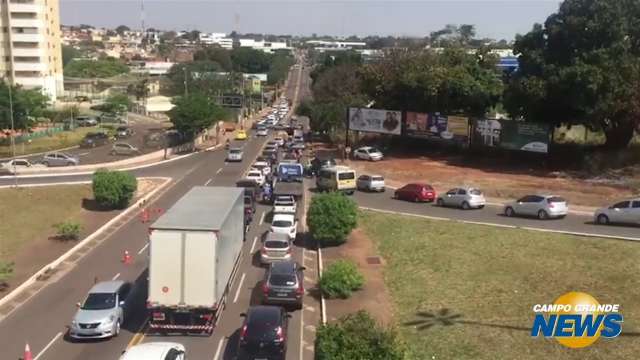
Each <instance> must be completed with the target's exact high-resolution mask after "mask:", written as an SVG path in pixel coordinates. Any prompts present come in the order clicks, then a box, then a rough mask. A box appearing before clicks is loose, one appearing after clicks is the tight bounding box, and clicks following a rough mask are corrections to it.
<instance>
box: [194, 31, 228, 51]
mask: <svg viewBox="0 0 640 360" xmlns="http://www.w3.org/2000/svg"><path fill="white" fill-rule="evenodd" d="M200 43H201V44H205V45H219V46H220V47H221V48H223V49H229V50H230V49H231V48H233V39H232V38H229V37H227V34H225V33H200Z"/></svg>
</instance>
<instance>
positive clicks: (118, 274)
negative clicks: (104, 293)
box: [111, 273, 120, 280]
mask: <svg viewBox="0 0 640 360" xmlns="http://www.w3.org/2000/svg"><path fill="white" fill-rule="evenodd" d="M119 277H120V273H117V274H115V275H113V277H112V278H111V280H118V278H119Z"/></svg>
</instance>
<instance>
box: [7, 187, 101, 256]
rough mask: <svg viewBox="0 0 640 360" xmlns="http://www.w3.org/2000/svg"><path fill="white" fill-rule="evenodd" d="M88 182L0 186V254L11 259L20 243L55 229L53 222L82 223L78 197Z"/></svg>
mask: <svg viewBox="0 0 640 360" xmlns="http://www.w3.org/2000/svg"><path fill="white" fill-rule="evenodd" d="M91 197H92V193H91V185H90V184H87V185H65V186H47V187H33V188H18V189H14V188H8V189H0V219H2V221H0V249H1V251H0V254H1V257H2V259H11V258H13V256H14V255H15V254H16V253H17V252H18V251H19V250H20V248H21V247H22V246H25V245H27V244H28V243H29V242H32V241H36V240H38V239H42V238H48V237H49V236H53V235H55V233H56V230H55V229H54V228H53V225H54V224H57V223H60V222H63V221H66V220H73V221H75V222H78V223H80V224H81V225H83V219H82V216H81V212H82V211H83V210H82V199H83V198H91Z"/></svg>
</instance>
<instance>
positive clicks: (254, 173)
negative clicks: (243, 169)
mask: <svg viewBox="0 0 640 360" xmlns="http://www.w3.org/2000/svg"><path fill="white" fill-rule="evenodd" d="M245 177H246V178H247V179H251V180H254V181H255V182H256V183H258V185H259V186H263V185H264V182H265V179H264V175H263V174H262V170H259V169H251V170H249V172H248V173H247V176H245Z"/></svg>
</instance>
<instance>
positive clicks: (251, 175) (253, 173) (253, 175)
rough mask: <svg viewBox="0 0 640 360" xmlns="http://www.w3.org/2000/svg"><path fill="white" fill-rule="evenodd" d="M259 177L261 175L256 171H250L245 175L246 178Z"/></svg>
mask: <svg viewBox="0 0 640 360" xmlns="http://www.w3.org/2000/svg"><path fill="white" fill-rule="evenodd" d="M260 176H262V174H261V173H259V172H257V171H252V172H250V173H249V174H248V175H247V177H260Z"/></svg>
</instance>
